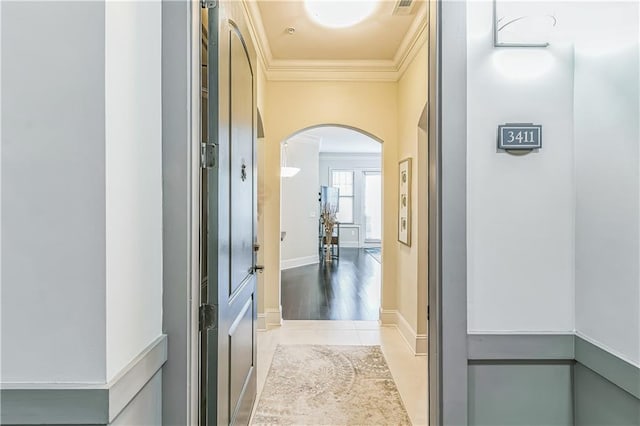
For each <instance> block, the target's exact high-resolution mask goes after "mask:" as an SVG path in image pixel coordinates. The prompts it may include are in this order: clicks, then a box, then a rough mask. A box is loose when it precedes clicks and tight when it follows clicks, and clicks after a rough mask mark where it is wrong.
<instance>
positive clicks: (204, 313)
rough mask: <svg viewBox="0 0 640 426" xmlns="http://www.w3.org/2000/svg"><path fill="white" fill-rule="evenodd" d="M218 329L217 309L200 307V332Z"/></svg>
mask: <svg viewBox="0 0 640 426" xmlns="http://www.w3.org/2000/svg"><path fill="white" fill-rule="evenodd" d="M216 328H218V308H217V307H216V305H209V304H205V305H200V331H206V330H211V329H216Z"/></svg>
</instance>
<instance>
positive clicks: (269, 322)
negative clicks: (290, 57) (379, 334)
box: [258, 122, 411, 346]
mask: <svg viewBox="0 0 640 426" xmlns="http://www.w3.org/2000/svg"><path fill="white" fill-rule="evenodd" d="M322 127H340V128H343V129H349V130H353V131H354V132H358V133H360V134H362V135H364V136H367V137H369V138H371V139H372V140H373V141H375V142H377V143H379V144H380V145H381V146H382V149H381V152H380V175H381V176H383V177H384V175H385V170H384V151H383V150H384V140H383V139H382V138H380V137H378V136H376V135H374V134H373V133H370V132H368V131H366V130H364V129H362V128H360V127H356V126H352V125H349V124H338V123H333V122H326V123H319V124H313V125H310V126H306V127H303V128H300V129H298V130H296V131H294V132H292V133H290V134H289V135H287V136H286V137H284V138H283V139H282V140H280V141H278V144H279V145H280V146H282V144H283V143H285V142H286V141H288V140H290V139H291V138H294V137H296V136H298V135H300V134H303V133H304V132H306V131H308V130H313V129H318V128H322ZM278 158H279V162H278V164H282V150H280V156H279V157H278ZM334 170H338V169H334ZM384 194H385V191H384V180H383V185H382V194H381V195H382V197H383V199H384ZM279 197H280V204H281V205H282V192H280V194H279ZM381 208H382V210H381V214H382V215H383V218H382V236H383V238H382V241H381V244H380V246H381V248H382V247H384V230H385V223H384V222H385V221H384V203H383V205H382V207H381ZM278 224H279V230H280V234H282V208H281V209H280V218H279V221H278ZM346 226H348V225H346ZM388 226H390V225H388ZM359 239H361V238H360V237H359ZM281 241H282V240H281ZM365 247H366V244H365ZM279 255H280V258H279V259H278V300H279V301H280V304H279V310H278V312H277V313H274V312H264V313H263V317H265V319H266V320H265V321H263V324H264V329H269V328H271V327H273V326H276V325H280V324H281V322H282V320H283V318H282V281H281V276H282V270H283V268H282V252H281V251H280V252H279ZM387 286H389V283H387ZM384 289H385V280H384V261H383V262H382V263H381V278H380V308H379V310H378V320H379V321H380V322H382V323H387V324H391V321H390V320H388V319H385V318H387V317H389V315H388V314H387V315H386V316H385V312H388V311H385V310H383V297H384ZM265 291H266V289H265V288H264V287H262V292H263V293H264V292H265ZM393 313H394V314H395V311H393ZM274 314H275V315H277V316H278V318H274ZM258 315H259V316H260V314H258ZM266 317H270V318H266ZM383 317H384V318H383ZM396 323H397V321H396V319H395V315H394V317H393V324H396ZM409 340H411V339H409ZM409 345H410V346H411V344H409Z"/></svg>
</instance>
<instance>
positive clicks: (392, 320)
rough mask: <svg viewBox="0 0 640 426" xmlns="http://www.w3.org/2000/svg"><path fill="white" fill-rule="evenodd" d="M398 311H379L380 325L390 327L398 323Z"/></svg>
mask: <svg viewBox="0 0 640 426" xmlns="http://www.w3.org/2000/svg"><path fill="white" fill-rule="evenodd" d="M397 315H398V311H395V310H385V309H380V324H381V325H382V326H383V327H385V326H392V325H396V324H397V323H398V320H397Z"/></svg>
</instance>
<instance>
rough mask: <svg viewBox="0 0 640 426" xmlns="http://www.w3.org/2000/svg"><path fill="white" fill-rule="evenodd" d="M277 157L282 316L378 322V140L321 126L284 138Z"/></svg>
mask: <svg viewBox="0 0 640 426" xmlns="http://www.w3.org/2000/svg"><path fill="white" fill-rule="evenodd" d="M280 155H281V157H280V160H281V161H280V164H281V176H280V188H281V191H280V193H281V198H280V203H281V209H280V235H281V251H280V272H281V276H280V277H281V281H280V301H281V306H282V318H283V319H284V320H354V321H377V320H378V319H379V316H380V305H381V287H382V236H383V229H382V228H383V226H384V225H383V223H384V221H383V218H382V199H383V189H382V188H383V185H382V182H383V180H382V140H380V139H379V138H377V137H375V136H373V135H372V134H370V133H368V132H366V131H363V130H361V129H357V128H353V127H350V126H344V125H333V124H322V125H317V126H311V127H307V128H305V129H302V130H300V131H297V132H295V133H293V134H292V135H291V136H289V137H287V138H285V139H284V140H283V141H281V150H280ZM292 173H294V174H292Z"/></svg>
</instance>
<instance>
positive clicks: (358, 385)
mask: <svg viewBox="0 0 640 426" xmlns="http://www.w3.org/2000/svg"><path fill="white" fill-rule="evenodd" d="M252 424H253V425H332V426H338V425H410V424H411V421H410V420H409V416H408V415H407V411H406V410H405V408H404V405H403V404H402V400H401V399H400V394H399V392H398V388H397V387H396V384H395V383H394V381H393V378H392V377H391V372H390V371H389V367H388V366H387V362H386V361H385V359H384V356H383V355H382V351H381V350H380V347H379V346H318V345H291V346H289V345H278V347H277V348H276V351H275V354H274V356H273V362H272V363H271V368H270V370H269V373H268V375H267V380H266V382H265V385H264V388H263V390H262V395H261V396H260V401H259V402H258V406H257V407H256V411H255V413H254V416H253V421H252Z"/></svg>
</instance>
